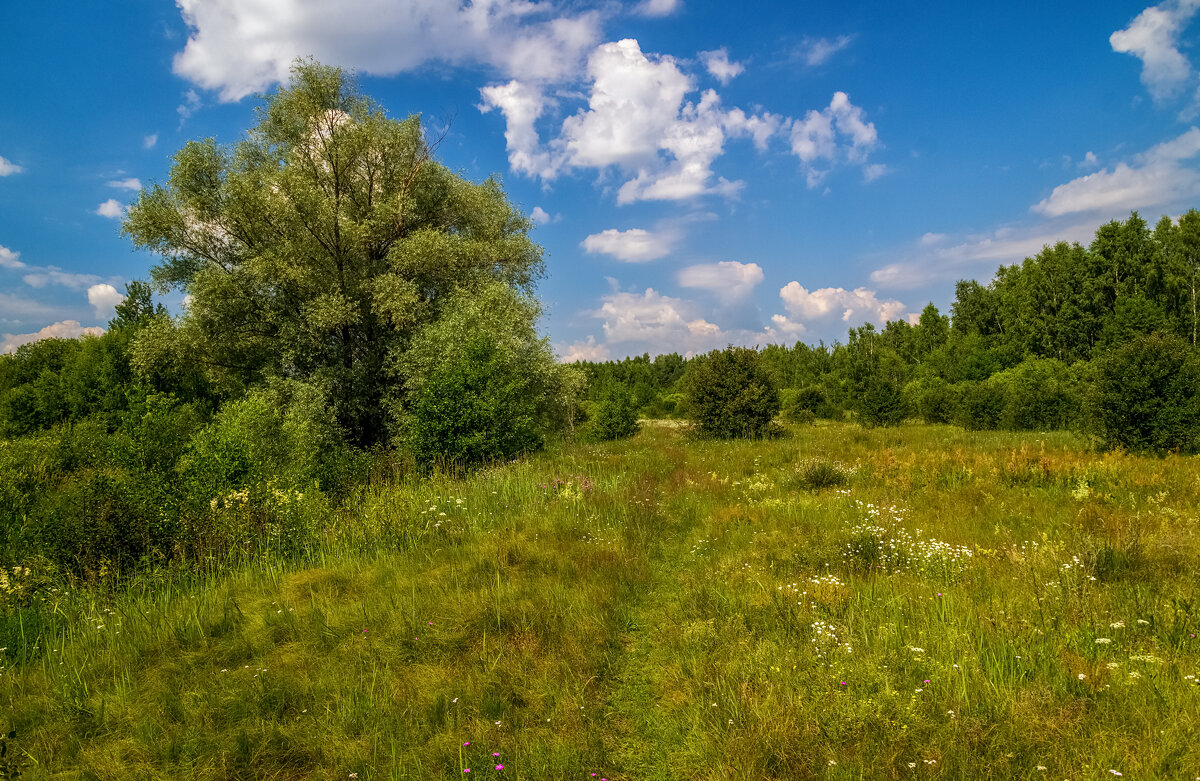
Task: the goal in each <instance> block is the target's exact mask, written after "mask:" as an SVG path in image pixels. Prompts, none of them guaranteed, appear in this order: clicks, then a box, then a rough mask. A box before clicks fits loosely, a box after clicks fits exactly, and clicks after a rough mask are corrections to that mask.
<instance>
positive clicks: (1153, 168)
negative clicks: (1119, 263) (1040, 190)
mask: <svg viewBox="0 0 1200 781" xmlns="http://www.w3.org/2000/svg"><path fill="white" fill-rule="evenodd" d="M1197 155H1200V129H1198V128H1195V127H1193V128H1191V129H1189V130H1188V131H1187V132H1185V133H1183V134H1182V135H1180V136H1178V137H1177V138H1174V139H1172V140H1170V141H1164V142H1163V143H1161V144H1158V145H1157V146H1154V147H1151V148H1150V149H1149V150H1147V151H1146V152H1143V153H1142V154H1140V155H1137V156H1136V157H1135V158H1134V159H1133V161H1132V164H1126V163H1118V164H1117V165H1116V166H1115V167H1114V168H1113V169H1112V170H1111V171H1110V170H1109V169H1108V168H1102V169H1101V170H1099V171H1097V172H1096V173H1093V174H1088V175H1087V176H1081V177H1079V178H1078V179H1073V180H1071V181H1069V182H1067V183H1066V184H1060V185H1059V186H1058V187H1055V188H1054V190H1053V191H1052V192H1051V193H1050V195H1049V196H1048V197H1047V198H1045V199H1043V200H1041V201H1039V202H1038V203H1036V204H1034V205H1033V206H1032V207H1031V208H1032V210H1033V211H1035V212H1038V213H1040V214H1044V215H1046V216H1047V217H1057V216H1060V215H1064V214H1073V213H1076V212H1093V211H1101V210H1106V211H1108V212H1123V211H1129V210H1132V209H1142V208H1148V207H1152V206H1162V205H1166V204H1175V203H1178V202H1181V201H1184V200H1187V199H1189V198H1195V197H1196V196H1197V195H1200V170H1197V169H1196V167H1195V166H1194V165H1190V164H1189V163H1190V162H1191V161H1192V160H1193V159H1194V158H1195V157H1196V156H1197Z"/></svg>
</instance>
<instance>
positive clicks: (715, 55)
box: [700, 46, 746, 84]
mask: <svg viewBox="0 0 1200 781" xmlns="http://www.w3.org/2000/svg"><path fill="white" fill-rule="evenodd" d="M700 61H701V62H703V63H704V67H705V69H706V70H707V71H708V72H709V73H710V74H712V77H713V78H715V79H716V80H717V81H719V82H721V83H722V84H728V83H729V82H730V81H731V80H732V79H733V78H734V77H735V76H738V75H740V74H741V73H742V72H743V71H744V70H746V68H745V66H744V65H742V64H741V63H740V62H731V61H730V59H729V52H728V51H726V50H725V47H724V46H722V47H721V48H720V49H714V50H713V51H710V52H700Z"/></svg>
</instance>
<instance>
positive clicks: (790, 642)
mask: <svg viewBox="0 0 1200 781" xmlns="http://www.w3.org/2000/svg"><path fill="white" fill-rule="evenodd" d="M1198 507H1200V461H1197V460H1196V459H1187V458H1178V457H1168V458H1166V459H1150V458H1140V457H1132V456H1126V455H1121V454H1094V453H1091V452H1088V451H1087V450H1086V448H1085V447H1084V446H1083V444H1082V443H1081V442H1080V441H1078V440H1076V439H1075V438H1073V437H1071V436H1070V435H1067V434H1060V433H1052V434H1044V435H1037V436H1024V437H1022V436H1020V435H1015V434H1004V433H994V432H993V433H969V432H963V431H961V430H959V429H955V428H951V427H936V426H906V427H902V428H900V429H892V430H874V431H864V430H862V429H859V428H858V427H856V426H851V425H840V424H839V425H819V426H815V427H813V426H809V427H804V428H800V429H795V430H793V431H791V432H790V433H789V436H787V437H785V438H783V439H779V440H774V441H767V442H735V443H722V442H706V441H692V440H689V439H688V438H687V437H686V436H685V435H684V434H683V433H682V432H680V431H679V430H677V429H672V428H665V427H654V426H647V427H646V428H645V429H644V430H643V432H642V433H641V434H639V435H638V436H637V437H636V438H635V439H633V440H632V441H627V442H619V443H609V444H605V445H587V446H583V445H580V446H570V447H566V448H564V449H561V450H559V451H557V452H553V453H548V454H543V455H541V456H538V457H536V458H532V459H530V460H528V461H525V462H521V463H517V464H513V465H509V466H505V467H501V468H495V469H490V470H487V471H485V472H482V473H479V474H476V475H473V476H471V477H469V478H467V479H463V480H454V479H450V478H442V479H433V480H429V481H425V482H413V481H404V482H399V483H387V482H383V481H381V482H380V483H378V484H376V485H372V486H370V487H368V488H366V489H364V490H363V491H362V492H361V494H360V495H358V496H356V497H355V498H354V500H353V501H352V502H350V503H349V504H348V505H347V507H346V509H345V510H344V512H343V515H342V517H340V518H338V519H336V521H331V523H330V526H329V528H328V529H327V530H326V533H325V543H324V544H323V545H322V546H321V547H320V548H319V549H318V550H317V551H315V552H313V553H312V555H311V557H310V559H309V560H307V561H305V562H292V563H286V562H279V561H270V560H262V561H254V562H248V563H246V564H244V565H242V566H239V567H237V568H236V569H234V570H232V571H227V572H222V573H220V574H215V575H196V574H187V573H182V572H178V573H166V574H163V575H161V576H160V577H159V578H157V579H143V580H141V581H138V582H137V583H136V584H133V585H131V586H130V587H129V588H128V589H124V590H122V591H120V592H119V593H117V592H105V591H101V590H88V591H83V592H53V593H49V592H45V595H46V596H47V597H48V601H47V602H45V603H38V604H39V605H43V604H44V606H43V607H40V608H39V609H37V610H28V611H25V612H24V613H20V614H19V613H17V612H14V611H13V610H12V609H11V608H10V609H9V612H8V613H7V614H6V618H5V623H4V625H3V629H4V631H5V632H6V633H7V634H6V636H7V637H8V638H9V640H8V645H9V647H8V648H7V649H6V650H5V651H3V652H2V653H3V655H4V659H5V661H4V662H3V664H4V665H5V666H6V667H5V669H4V670H3V671H2V675H0V707H2V708H3V713H2V715H0V717H2V718H3V719H5V720H6V721H7V723H0V727H3V728H5V729H8V728H11V729H14V730H16V732H17V738H16V739H15V740H11V741H9V745H10V748H9V751H10V756H17V757H18V758H19V759H20V761H21V763H22V770H23V772H24V774H25V777H27V778H50V777H63V778H81V779H83V778H247V779H250V778H255V779H259V778H279V779H289V778H296V779H299V778H317V779H347V778H351V777H354V776H353V775H352V774H357V778H359V779H392V778H395V779H438V778H463V777H465V776H466V774H464V773H463V772H462V771H463V769H464V768H466V767H470V768H471V773H470V777H471V778H479V777H485V778H514V779H516V778H522V779H580V780H581V781H590V779H591V778H592V776H591V774H592V773H596V774H598V775H597V776H596V778H601V777H604V778H607V779H613V780H614V781H615V780H616V779H679V778H687V779H729V778H734V779H803V778H829V779H843V778H844V779H860V778H863V779H875V778H897V779H904V778H947V779H958V778H981V779H982V778H994V779H1012V778H1071V779H1086V778H1096V779H1099V778H1111V777H1113V774H1112V772H1111V771H1117V772H1119V773H1122V774H1124V776H1125V777H1127V778H1187V779H1191V778H1195V777H1197V776H1200V746H1198V743H1197V741H1196V740H1195V735H1197V734H1200V686H1197V677H1196V676H1198V675H1200V643H1198V641H1197V639H1196V637H1195V635H1196V634H1197V632H1200V594H1198V591H1200V586H1198V583H1197V578H1196V563H1197V560H1198V557H1197V554H1198V553H1200V539H1198V538H1197V529H1198V527H1200V521H1198V517H1197V512H1198V510H1197V508H1198ZM10 601H11V600H10ZM18 630H20V631H19V632H18ZM14 638H17V639H14ZM1098 641H1099V642H1098ZM468 743H469V745H466V744H468ZM14 752H15V753H14ZM493 752H496V753H498V755H499V756H498V757H495V756H493ZM497 764H502V765H503V766H504V767H503V770H496V769H495V766H496V765H497ZM1039 767H1041V768H1045V769H1044V770H1041V769H1039Z"/></svg>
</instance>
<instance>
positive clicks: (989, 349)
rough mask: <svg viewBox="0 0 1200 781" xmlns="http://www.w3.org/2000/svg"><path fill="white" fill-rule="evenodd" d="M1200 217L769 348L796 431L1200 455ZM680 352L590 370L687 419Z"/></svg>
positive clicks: (1128, 223) (1100, 237)
mask: <svg viewBox="0 0 1200 781" xmlns="http://www.w3.org/2000/svg"><path fill="white" fill-rule="evenodd" d="M1198 296H1200V212H1197V211H1194V210H1193V211H1189V212H1188V213H1187V214H1185V215H1183V216H1182V217H1181V218H1180V219H1179V220H1178V221H1177V222H1175V221H1172V220H1171V219H1169V218H1167V217H1164V218H1162V220H1160V221H1159V223H1158V224H1157V226H1156V227H1155V228H1153V229H1150V228H1149V227H1148V226H1147V224H1146V223H1145V221H1143V220H1142V219H1141V218H1140V217H1139V216H1138V215H1137V214H1136V213H1135V214H1133V215H1131V216H1130V218H1129V219H1128V220H1125V221H1123V222H1122V221H1114V222H1110V223H1108V224H1106V225H1103V226H1101V227H1100V228H1099V229H1098V230H1097V232H1096V235H1095V238H1094V240H1093V241H1092V242H1091V244H1090V246H1087V247H1084V246H1081V245H1079V244H1067V243H1065V242H1063V243H1059V244H1057V245H1055V246H1053V247H1046V248H1044V249H1043V250H1042V251H1041V252H1040V253H1038V254H1037V255H1036V256H1034V257H1032V258H1027V259H1026V260H1025V261H1024V262H1023V263H1021V264H1018V265H1013V266H1006V267H1001V268H1000V269H999V271H998V272H997V273H996V276H995V278H994V280H993V281H992V282H991V283H989V284H987V285H982V284H979V283H978V282H972V281H963V282H959V283H958V285H957V287H956V290H955V301H954V303H953V306H952V308H951V312H950V315H949V316H946V315H943V314H942V313H940V312H939V311H938V310H937V308H936V307H934V306H933V305H932V304H930V305H929V306H927V307H925V309H924V311H923V312H922V313H921V316H920V318H919V320H918V321H917V323H916V324H910V323H909V322H908V321H906V320H895V321H891V322H888V323H887V324H886V325H885V326H884V327H883V328H882V329H877V328H875V327H874V326H873V325H870V324H867V325H863V326H861V327H859V328H854V329H851V331H850V332H849V334H848V337H847V339H846V341H845V342H844V343H841V342H839V343H835V344H834V345H832V346H826V345H824V344H820V345H817V346H816V347H813V346H810V345H807V344H804V343H797V344H795V345H794V346H792V347H786V346H779V345H768V346H766V347H764V348H762V349H761V350H760V351H759V360H760V362H761V363H762V365H763V367H764V368H765V369H766V371H767V372H768V373H769V375H770V376H771V378H772V379H773V381H774V383H775V385H776V386H777V387H779V388H781V389H782V393H781V396H782V403H783V413H784V416H785V417H786V418H788V419H791V420H793V421H798V422H804V421H808V420H812V419H814V418H839V419H840V418H852V419H855V420H858V421H860V422H861V423H863V424H864V425H868V426H888V425H897V424H899V423H900V422H902V421H904V420H906V419H912V418H917V419H922V420H925V421H927V422H931V423H955V424H958V425H961V426H964V427H966V428H971V429H1000V428H1002V429H1012V430H1047V429H1054V428H1075V429H1079V430H1082V431H1084V432H1086V433H1089V434H1092V435H1095V436H1096V437H1098V439H1099V440H1100V441H1101V442H1102V443H1104V444H1106V445H1108V446H1117V447H1124V448H1129V449H1135V450H1150V451H1157V452H1163V451H1167V450H1180V451H1183V452H1196V451H1198V450H1200V383H1197V382H1196V381H1195V379H1194V377H1195V376H1196V374H1195V372H1196V371H1197V369H1196V365H1197V360H1198V355H1200V354H1198V353H1197V336H1198V331H1200V302H1198ZM701 363H703V362H702V361H695V360H693V361H688V360H685V359H684V358H682V357H681V356H679V355H677V354H672V355H659V356H657V357H655V358H653V359H651V358H650V356H649V355H643V356H638V357H633V358H627V359H625V360H622V361H615V362H608V363H591V364H582V366H583V368H584V369H585V371H587V373H588V377H589V381H590V382H589V386H588V387H589V390H588V393H589V394H590V395H591V396H593V397H596V396H599V395H601V394H604V393H607V392H608V390H607V389H608V388H609V386H611V385H614V384H617V385H622V386H624V387H626V388H628V389H630V391H631V392H632V394H633V396H634V398H635V400H636V402H637V404H638V405H639V407H640V410H641V412H642V414H644V415H646V416H648V417H656V416H661V417H672V416H680V417H682V416H686V414H687V412H686V406H687V405H686V404H685V401H686V398H685V396H684V395H683V394H682V393H681V391H683V390H684V389H685V388H686V387H687V379H686V377H687V374H688V372H689V371H691V370H692V366H693V365H699V364H701Z"/></svg>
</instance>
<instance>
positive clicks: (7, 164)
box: [0, 157, 25, 176]
mask: <svg viewBox="0 0 1200 781" xmlns="http://www.w3.org/2000/svg"><path fill="white" fill-rule="evenodd" d="M24 170H25V169H24V168H22V167H21V166H19V165H17V164H16V163H14V162H12V161H11V160H8V159H6V158H3V157H0V176H11V175H13V174H19V173H21V172H22V171H24Z"/></svg>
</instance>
